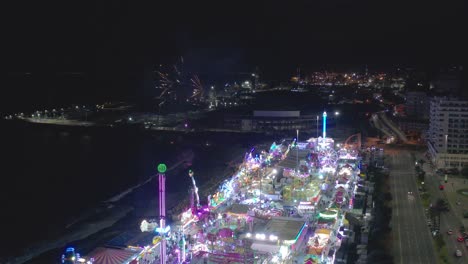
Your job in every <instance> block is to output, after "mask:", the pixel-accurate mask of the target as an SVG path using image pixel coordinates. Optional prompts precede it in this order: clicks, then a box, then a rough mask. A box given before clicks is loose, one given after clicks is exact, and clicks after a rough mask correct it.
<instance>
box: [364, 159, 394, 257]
mask: <svg viewBox="0 0 468 264" xmlns="http://www.w3.org/2000/svg"><path fill="white" fill-rule="evenodd" d="M368 174H369V176H370V180H371V181H372V182H374V187H375V189H374V193H373V200H374V202H375V207H374V218H373V220H372V223H371V233H370V238H369V240H370V241H371V242H370V243H369V252H370V254H369V256H368V261H369V263H393V256H392V255H390V254H389V252H392V251H391V243H392V242H391V241H392V238H391V231H392V229H391V227H390V220H391V219H392V203H391V202H392V194H391V193H390V181H389V174H388V173H384V172H382V170H381V169H378V168H375V167H369V168H368Z"/></svg>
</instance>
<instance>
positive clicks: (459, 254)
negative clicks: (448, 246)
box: [455, 249, 463, 257]
mask: <svg viewBox="0 0 468 264" xmlns="http://www.w3.org/2000/svg"><path fill="white" fill-rule="evenodd" d="M462 255H463V254H462V252H461V250H459V249H457V250H455V256H457V257H461V256H462Z"/></svg>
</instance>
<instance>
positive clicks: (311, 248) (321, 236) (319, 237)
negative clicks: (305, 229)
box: [307, 229, 331, 256]
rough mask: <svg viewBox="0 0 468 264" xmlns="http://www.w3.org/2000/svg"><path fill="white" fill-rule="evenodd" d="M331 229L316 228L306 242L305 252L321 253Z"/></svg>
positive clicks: (316, 254) (317, 254) (328, 239)
mask: <svg viewBox="0 0 468 264" xmlns="http://www.w3.org/2000/svg"><path fill="white" fill-rule="evenodd" d="M330 234H331V230H329V229H317V230H315V234H314V235H313V236H312V237H310V238H309V241H308V242H307V251H308V252H307V253H308V254H311V255H315V256H320V255H322V252H323V250H324V249H325V247H326V246H327V244H328V242H329V241H330Z"/></svg>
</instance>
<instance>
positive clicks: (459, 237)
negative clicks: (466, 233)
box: [457, 236, 465, 242]
mask: <svg viewBox="0 0 468 264" xmlns="http://www.w3.org/2000/svg"><path fill="white" fill-rule="evenodd" d="M457 241H458V242H463V241H465V238H464V237H463V236H458V237H457Z"/></svg>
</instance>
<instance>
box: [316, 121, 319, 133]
mask: <svg viewBox="0 0 468 264" xmlns="http://www.w3.org/2000/svg"><path fill="white" fill-rule="evenodd" d="M318 123H319V116H317V130H316V134H317V135H316V137H317V138H318Z"/></svg>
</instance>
